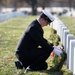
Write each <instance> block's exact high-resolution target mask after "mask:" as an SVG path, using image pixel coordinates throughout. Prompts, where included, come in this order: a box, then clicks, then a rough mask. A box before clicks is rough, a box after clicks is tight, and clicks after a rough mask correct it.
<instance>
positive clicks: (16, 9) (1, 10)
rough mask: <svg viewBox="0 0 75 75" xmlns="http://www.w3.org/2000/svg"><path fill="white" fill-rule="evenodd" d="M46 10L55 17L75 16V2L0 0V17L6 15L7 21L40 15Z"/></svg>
mask: <svg viewBox="0 0 75 75" xmlns="http://www.w3.org/2000/svg"><path fill="white" fill-rule="evenodd" d="M45 8H46V9H48V10H49V11H50V12H51V13H52V14H54V15H58V16H75V0H0V17H3V16H4V15H5V16H6V19H9V18H11V17H16V16H24V15H38V14H40V13H41V10H42V9H45ZM9 14H10V16H9ZM1 21H3V19H1Z"/></svg>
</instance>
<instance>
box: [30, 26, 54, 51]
mask: <svg viewBox="0 0 75 75" xmlns="http://www.w3.org/2000/svg"><path fill="white" fill-rule="evenodd" d="M29 34H30V36H31V37H32V38H33V39H34V41H35V42H36V43H37V44H38V45H40V46H41V47H42V48H44V49H46V50H47V51H48V52H52V51H53V47H52V46H51V45H50V44H49V43H48V42H47V40H46V39H45V38H44V37H43V35H41V32H40V30H39V28H38V27H35V26H34V27H32V28H31V29H30V31H29Z"/></svg>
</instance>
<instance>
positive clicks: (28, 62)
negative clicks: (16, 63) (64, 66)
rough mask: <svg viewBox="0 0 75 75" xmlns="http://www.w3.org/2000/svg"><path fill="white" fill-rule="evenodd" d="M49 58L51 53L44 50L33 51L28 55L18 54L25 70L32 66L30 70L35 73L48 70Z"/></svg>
mask: <svg viewBox="0 0 75 75" xmlns="http://www.w3.org/2000/svg"><path fill="white" fill-rule="evenodd" d="M49 56H50V53H48V52H47V51H46V50H45V49H42V48H36V49H32V50H30V51H29V52H28V53H26V54H24V53H23V54H17V57H18V59H19V60H20V61H21V62H22V64H23V66H24V67H25V68H26V67H28V66H30V68H31V69H32V70H35V71H36V70H46V69H47V67H48V66H47V63H46V60H47V58H48V57H49Z"/></svg>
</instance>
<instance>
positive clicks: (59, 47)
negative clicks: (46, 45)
mask: <svg viewBox="0 0 75 75" xmlns="http://www.w3.org/2000/svg"><path fill="white" fill-rule="evenodd" d="M53 47H54V48H55V49H58V50H60V49H61V50H63V47H61V46H53Z"/></svg>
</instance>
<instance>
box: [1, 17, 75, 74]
mask: <svg viewBox="0 0 75 75" xmlns="http://www.w3.org/2000/svg"><path fill="white" fill-rule="evenodd" d="M37 17H38V16H27V17H18V18H13V19H10V20H7V21H4V22H0V75H72V74H71V71H70V70H68V69H67V68H66V65H65V64H64V65H63V68H62V70H61V71H60V72H50V71H49V68H50V66H52V65H53V63H52V60H53V57H51V56H50V57H49V58H48V60H47V63H48V70H45V71H37V72H28V73H26V74H24V69H23V70H17V69H16V67H15V64H14V62H15V61H16V60H17V58H16V57H15V50H16V45H17V43H18V41H19V39H20V37H21V35H22V33H23V32H24V30H25V28H26V27H27V25H29V24H30V23H31V22H32V21H33V20H34V19H35V18H37ZM60 19H61V20H62V21H63V23H64V24H65V25H66V26H67V27H68V29H69V30H70V31H71V33H72V34H73V35H75V29H74V28H75V24H74V22H75V18H73V17H60ZM44 32H45V33H44V37H45V38H46V39H48V40H49V34H50V26H47V27H44ZM74 37H75V36H74ZM36 59H37V58H36Z"/></svg>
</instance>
